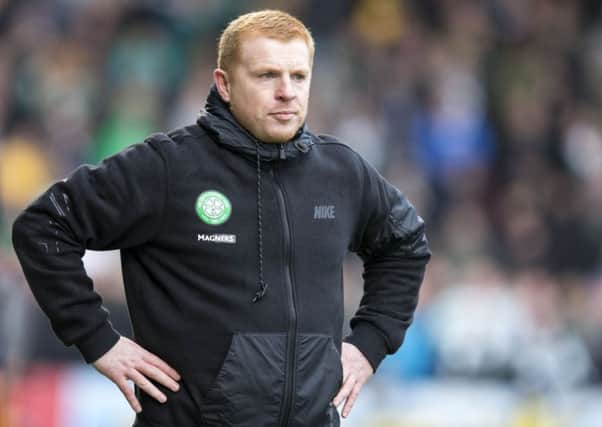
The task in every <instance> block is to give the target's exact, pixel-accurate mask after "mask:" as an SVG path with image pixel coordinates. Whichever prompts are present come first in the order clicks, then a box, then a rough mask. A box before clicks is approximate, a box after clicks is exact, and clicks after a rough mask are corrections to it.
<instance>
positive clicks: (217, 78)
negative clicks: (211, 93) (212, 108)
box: [213, 68, 230, 102]
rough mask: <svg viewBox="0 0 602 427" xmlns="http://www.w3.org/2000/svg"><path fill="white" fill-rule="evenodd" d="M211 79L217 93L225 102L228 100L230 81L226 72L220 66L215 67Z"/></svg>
mask: <svg viewBox="0 0 602 427" xmlns="http://www.w3.org/2000/svg"><path fill="white" fill-rule="evenodd" d="M213 81H214V82H215V87H216V88H217V91H218V93H219V95H220V96H221V97H222V99H223V100H224V101H226V102H230V82H229V80H228V73H226V72H225V71H224V70H222V69H221V68H216V69H215V70H214V71H213Z"/></svg>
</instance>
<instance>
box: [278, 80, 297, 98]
mask: <svg viewBox="0 0 602 427" xmlns="http://www.w3.org/2000/svg"><path fill="white" fill-rule="evenodd" d="M293 98H295V90H294V88H293V85H292V82H291V77H290V76H289V75H288V74H284V75H283V76H282V78H280V79H278V86H277V87H276V99H278V100H279V101H290V100H291V99H293Z"/></svg>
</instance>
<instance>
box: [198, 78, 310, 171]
mask: <svg viewBox="0 0 602 427" xmlns="http://www.w3.org/2000/svg"><path fill="white" fill-rule="evenodd" d="M197 124H198V125H199V126H200V127H202V128H203V129H205V130H206V131H207V132H208V133H209V134H211V135H212V136H214V137H215V138H214V139H215V140H216V142H218V143H219V144H222V145H224V146H227V148H228V149H230V150H233V151H236V152H239V153H241V154H243V155H246V156H252V157H255V156H256V155H257V154H259V156H260V157H261V160H267V161H271V160H276V159H280V160H285V159H292V158H295V157H297V156H299V155H300V154H301V153H306V152H308V151H309V150H310V149H311V146H312V145H313V144H314V142H313V140H312V138H311V134H310V133H309V131H308V130H307V126H306V124H305V123H304V124H303V126H301V127H300V128H299V130H298V131H297V133H296V134H295V136H294V137H293V138H292V139H291V140H290V141H288V142H286V143H283V144H275V143H267V142H263V141H260V140H259V139H257V138H256V137H255V136H254V135H253V134H251V132H249V131H248V130H247V129H245V128H244V127H243V126H242V125H241V124H240V123H238V121H237V120H236V119H235V118H234V116H233V115H232V112H231V111H230V107H229V106H228V104H227V103H226V102H225V101H224V100H223V99H222V97H221V96H220V95H219V93H218V91H217V88H216V87H215V84H213V85H212V86H211V89H210V91H209V95H208V96H207V101H206V103H205V108H204V109H203V110H202V111H201V114H200V116H199V118H198V120H197Z"/></svg>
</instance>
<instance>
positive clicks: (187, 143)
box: [144, 124, 209, 158]
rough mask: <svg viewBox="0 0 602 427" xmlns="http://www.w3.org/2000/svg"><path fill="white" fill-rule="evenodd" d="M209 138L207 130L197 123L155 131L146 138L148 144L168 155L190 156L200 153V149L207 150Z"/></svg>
mask: <svg viewBox="0 0 602 427" xmlns="http://www.w3.org/2000/svg"><path fill="white" fill-rule="evenodd" d="M206 138H209V137H208V135H207V133H206V132H205V130H203V129H202V128H201V127H199V126H197V125H196V124H192V125H188V126H183V127H180V128H176V129H173V130H170V131H167V132H155V133H153V134H151V135H149V136H148V137H146V139H145V140H144V142H145V143H146V144H149V145H150V146H152V147H153V148H154V149H155V150H158V151H159V152H160V153H162V154H163V155H165V156H166V157H178V158H179V157H181V156H182V155H183V156H184V157H187V156H190V155H192V154H193V153H192V152H191V151H193V152H194V154H195V155H199V154H202V153H199V150H201V151H202V150H205V149H206V148H207V145H208V144H204V143H203V142H205V139H206Z"/></svg>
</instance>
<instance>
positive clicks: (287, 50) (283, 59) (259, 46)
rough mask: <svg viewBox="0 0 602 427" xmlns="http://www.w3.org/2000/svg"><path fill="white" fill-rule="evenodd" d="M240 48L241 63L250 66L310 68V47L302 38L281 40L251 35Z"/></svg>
mask: <svg viewBox="0 0 602 427" xmlns="http://www.w3.org/2000/svg"><path fill="white" fill-rule="evenodd" d="M239 49H240V50H239V52H238V55H239V60H240V65H243V66H246V67H249V68H259V67H263V66H272V67H278V68H289V69H293V68H294V69H302V68H303V69H309V68H310V58H309V48H308V47H307V43H305V41H304V40H303V39H301V38H295V39H291V40H288V41H281V40H277V39H273V38H269V37H264V36H255V37H249V38H245V39H243V40H242V42H241V43H240V46H239Z"/></svg>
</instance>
